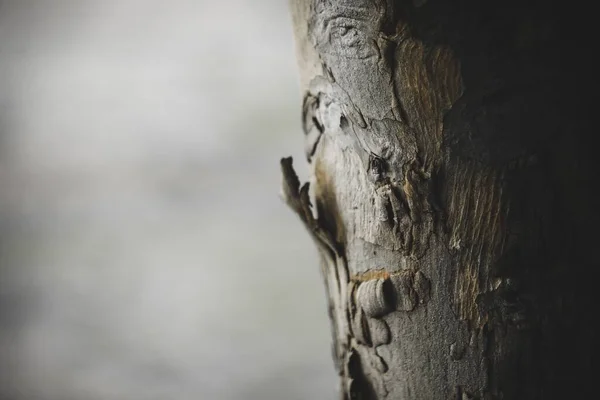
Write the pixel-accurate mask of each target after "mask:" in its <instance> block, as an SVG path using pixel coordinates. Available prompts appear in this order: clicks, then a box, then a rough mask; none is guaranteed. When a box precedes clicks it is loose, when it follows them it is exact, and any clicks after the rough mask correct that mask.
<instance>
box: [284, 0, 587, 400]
mask: <svg viewBox="0 0 600 400" xmlns="http://www.w3.org/2000/svg"><path fill="white" fill-rule="evenodd" d="M482 3H485V4H482ZM290 7H291V11H292V17H293V24H294V33H295V37H296V43H297V55H298V60H299V65H300V73H301V88H302V91H303V96H304V101H303V110H302V118H303V128H304V132H305V135H306V155H307V160H308V162H309V163H310V169H311V176H310V177H309V182H310V184H309V183H306V184H304V185H301V184H300V181H299V179H298V177H297V176H296V174H295V172H294V170H293V167H292V160H291V158H284V159H283V160H282V162H281V164H282V170H283V175H284V181H283V197H284V199H285V200H286V202H287V203H288V204H289V205H290V206H291V207H292V209H294V210H295V211H296V212H297V213H298V215H299V216H300V218H301V219H302V221H303V222H304V224H305V225H306V227H307V228H308V230H309V232H310V234H311V235H312V237H313V238H314V240H315V243H316V245H317V246H318V248H319V250H320V254H321V258H322V272H323V276H324V280H325V287H326V293H327V296H328V299H329V313H330V316H331V320H332V332H333V358H334V361H335V363H336V367H337V369H338V372H339V375H340V378H341V379H340V382H341V387H340V392H341V394H342V397H343V398H346V399H355V398H356V399H427V400H431V399H551V398H578V397H579V396H581V395H583V391H584V390H585V389H586V388H587V387H588V386H591V382H592V379H591V377H590V371H591V365H592V361H591V360H592V355H591V354H592V343H593V342H594V334H595V332H596V331H595V329H596V328H592V325H593V324H592V322H591V318H589V317H587V315H589V314H588V313H589V310H588V309H587V308H588V307H589V306H588V304H591V300H592V298H591V293H592V292H593V291H592V289H591V288H592V284H593V283H591V282H592V279H591V271H592V270H594V269H595V267H596V266H597V265H598V263H597V261H596V257H595V255H594V250H593V246H594V243H595V239H596V235H592V234H591V233H590V232H595V230H596V229H597V228H596V227H597V226H598V211H597V207H596V205H597V204H599V203H598V201H597V200H598V198H597V195H596V194H595V193H593V192H592V189H591V188H592V187H593V186H594V185H593V183H594V182H593V174H592V172H591V171H592V170H593V166H592V163H593V162H595V161H593V157H592V151H591V150H590V149H591V148H592V146H591V142H590V141H589V139H588V136H589V135H587V134H586V133H588V132H589V131H590V130H591V127H592V125H591V119H592V117H591V115H592V113H590V112H589V110H587V108H588V106H589V104H588V103H586V101H585V100H583V99H584V97H585V96H584V95H583V93H584V92H585V88H586V87H587V86H589V85H588V84H587V79H588V77H589V76H592V75H591V72H590V71H591V68H590V65H591V64H589V63H588V62H587V61H588V60H586V59H585V58H584V57H586V54H588V53H586V52H585V51H579V50H577V46H574V45H573V43H574V41H577V43H579V45H580V46H583V44H582V43H583V41H582V40H583V39H582V38H585V35H584V33H585V32H583V31H582V30H581V29H580V30H577V29H575V28H573V27H567V26H566V25H565V23H564V21H565V19H566V20H567V21H568V19H569V16H568V15H567V14H566V11H564V10H562V9H558V8H552V6H551V5H548V4H547V3H541V2H540V4H534V2H532V1H530V2H525V3H523V2H520V3H518V4H517V3H514V4H513V3H510V2H489V3H486V2H481V1H479V2H477V1H470V0H463V1H456V2H450V1H444V0H414V1H413V2H409V1H393V0H371V1H366V0H314V1H313V0H311V1H306V0H292V1H291V2H290ZM579 11H581V12H582V13H585V10H579ZM579 22H580V23H581V25H582V26H585V23H584V22H581V20H579ZM311 200H312V201H311ZM313 204H314V207H313Z"/></svg>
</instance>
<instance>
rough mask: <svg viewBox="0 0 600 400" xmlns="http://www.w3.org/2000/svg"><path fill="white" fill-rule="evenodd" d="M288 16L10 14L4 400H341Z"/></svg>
mask: <svg viewBox="0 0 600 400" xmlns="http://www.w3.org/2000/svg"><path fill="white" fill-rule="evenodd" d="M297 75H298V74H297V68H296V63H295V59H294V45H293V39H292V30H291V23H290V20H289V16H288V10H287V2H286V1H276V0H269V1H266V0H263V1H260V2H258V1H251V0H234V1H227V2H217V1H208V0H204V1H202V0H169V1H162V0H94V1H91V0H88V1H85V0H72V1H64V0H0V273H1V275H0V399H1V400H146V399H147V400H150V399H152V400H171V399H173V400H188V399H189V400H191V399H193V400H212V399H215V400H221V399H249V400H252V399H286V400H287V399H333V398H334V397H335V392H336V385H337V381H336V379H335V374H334V371H333V362H332V361H331V355H330V338H331V336H330V333H329V322H328V319H327V315H326V306H325V296H324V290H323V285H322V283H321V279H320V274H319V268H318V262H317V254H316V250H315V249H314V248H313V245H312V243H311V241H310V239H309V237H308V234H307V233H306V232H305V231H304V228H303V227H302V226H301V223H300V222H299V220H298V219H297V217H296V216H295V215H293V214H292V212H291V211H289V210H288V209H287V208H286V207H285V206H284V205H283V203H282V202H281V200H280V199H279V197H278V193H279V185H280V173H279V158H280V157H282V156H287V155H293V156H294V158H295V161H296V165H297V170H298V171H299V174H300V176H301V178H303V179H306V176H307V168H306V165H305V164H306V163H305V161H304V157H303V155H302V149H303V143H302V133H301V129H300V100H301V98H300V93H299V88H298V78H297Z"/></svg>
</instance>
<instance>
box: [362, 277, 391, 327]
mask: <svg viewBox="0 0 600 400" xmlns="http://www.w3.org/2000/svg"><path fill="white" fill-rule="evenodd" d="M356 298H357V303H358V305H359V306H360V307H361V308H362V309H363V311H364V312H365V314H366V315H367V316H369V317H372V318H379V317H382V316H384V315H385V314H388V313H389V312H391V311H392V304H391V300H390V288H389V280H387V279H373V280H369V281H366V282H362V283H361V284H360V286H359V287H358V290H357V291H356Z"/></svg>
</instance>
